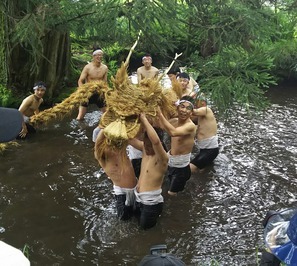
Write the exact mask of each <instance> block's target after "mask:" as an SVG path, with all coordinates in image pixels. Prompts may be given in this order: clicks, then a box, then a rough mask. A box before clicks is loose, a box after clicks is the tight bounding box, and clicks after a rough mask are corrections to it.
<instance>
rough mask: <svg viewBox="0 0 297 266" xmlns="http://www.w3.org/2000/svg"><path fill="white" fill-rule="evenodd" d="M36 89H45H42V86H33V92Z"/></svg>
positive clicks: (44, 88)
mask: <svg viewBox="0 0 297 266" xmlns="http://www.w3.org/2000/svg"><path fill="white" fill-rule="evenodd" d="M38 88H40V89H43V90H46V87H44V86H43V85H39V86H35V87H33V90H34V91H35V90H37V89H38Z"/></svg>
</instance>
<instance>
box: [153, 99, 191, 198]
mask: <svg viewBox="0 0 297 266" xmlns="http://www.w3.org/2000/svg"><path fill="white" fill-rule="evenodd" d="M177 105H178V106H177V112H178V116H177V118H173V119H171V120H170V122H169V121H167V119H166V118H165V117H164V115H163V114H162V112H161V110H160V109H159V110H158V116H159V123H160V126H161V128H163V129H165V131H166V132H167V133H168V134H169V135H170V136H171V149H170V151H169V152H168V153H169V163H168V166H169V167H168V177H169V180H170V186H169V190H168V194H169V195H172V196H174V195H177V192H179V191H182V190H183V189H184V187H185V184H186V182H187V181H188V180H189V179H190V177H191V169H190V157H191V152H192V149H193V146H194V138H195V134H196V126H195V124H194V123H193V122H192V120H191V115H192V113H193V109H194V105H193V99H192V98H191V97H190V96H184V97H182V98H181V99H180V100H179V101H178V102H177Z"/></svg>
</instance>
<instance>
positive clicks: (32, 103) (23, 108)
mask: <svg viewBox="0 0 297 266" xmlns="http://www.w3.org/2000/svg"><path fill="white" fill-rule="evenodd" d="M33 91H34V94H32V95H30V96H28V97H27V98H25V99H24V100H23V102H22V104H21V105H20V107H19V111H20V112H21V113H22V115H23V119H24V120H23V125H22V130H21V132H20V134H19V137H20V138H25V137H26V136H27V134H28V133H35V129H34V128H33V127H32V126H31V125H30V124H29V119H30V117H31V116H32V115H34V114H38V113H39V106H40V105H41V104H42V103H43V98H42V97H43V96H44V94H45V91H46V85H45V83H44V82H42V81H39V82H36V83H35V84H34V87H33Z"/></svg>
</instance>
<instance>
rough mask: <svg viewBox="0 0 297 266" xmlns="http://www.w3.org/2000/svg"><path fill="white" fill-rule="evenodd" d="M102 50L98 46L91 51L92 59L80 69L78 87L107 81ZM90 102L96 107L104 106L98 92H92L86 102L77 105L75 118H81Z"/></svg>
mask: <svg viewBox="0 0 297 266" xmlns="http://www.w3.org/2000/svg"><path fill="white" fill-rule="evenodd" d="M102 58H103V51H102V50H101V49H100V48H98V49H96V50H94V52H93V60H92V62H90V63H88V64H87V65H86V66H85V67H84V68H83V70H82V72H81V74H80V77H79V79H78V86H79V87H80V86H81V85H83V84H84V83H87V82H92V81H98V80H103V81H105V82H107V72H108V68H107V66H106V65H104V64H103V63H102ZM90 103H94V104H96V105H97V106H98V108H102V109H104V108H103V107H104V106H105V104H104V100H103V99H101V97H100V96H99V95H98V93H94V94H93V95H92V96H91V97H90V98H89V102H88V103H82V104H81V105H80V106H79V111H78V115H77V118H76V119H77V120H83V119H84V117H85V114H86V113H87V107H88V105H89V104H90Z"/></svg>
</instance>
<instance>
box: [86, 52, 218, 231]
mask: <svg viewBox="0 0 297 266" xmlns="http://www.w3.org/2000/svg"><path fill="white" fill-rule="evenodd" d="M100 51H101V50H100ZM95 52H96V51H95ZM101 55H102V56H103V52H102V54H101ZM100 58H102V57H100ZM98 59H99V58H98V57H96V55H93V61H92V62H91V63H89V66H86V67H85V68H87V69H89V71H90V70H91V69H92V68H93V67H95V66H97V67H98V68H100V64H98V61H99V60H98ZM142 63H143V66H141V67H139V68H138V69H137V77H138V83H140V82H141V80H143V79H155V78H158V75H159V70H158V69H157V68H156V67H154V66H152V57H151V56H149V55H145V56H144V57H143V58H142ZM90 64H93V66H92V67H91V66H90ZM85 68H84V69H85ZM102 69H105V68H102ZM83 72H84V71H83ZM93 73H95V71H92V74H93ZM82 74H83V73H82ZM169 74H170V75H171V76H170V78H171V79H177V81H178V82H179V83H180V86H181V87H182V89H183V92H184V93H183V95H182V97H181V99H179V100H178V101H177V102H176V103H175V104H176V108H177V113H178V115H177V117H174V118H172V119H170V120H167V118H166V117H165V116H164V115H163V113H162V110H161V108H160V107H159V108H158V110H157V119H152V118H151V117H148V116H147V115H146V114H145V113H142V114H141V115H140V117H139V118H140V122H141V124H142V129H143V130H142V131H141V132H139V134H138V136H137V137H136V138H134V139H130V140H129V142H128V144H129V145H128V146H125V147H124V148H122V149H120V150H116V149H114V147H111V146H108V145H106V146H105V148H104V150H103V151H102V150H101V148H102V145H103V143H104V139H105V138H106V136H105V135H104V129H100V128H99V127H98V128H96V129H95V130H94V132H95V133H94V134H93V141H94V142H95V143H96V144H95V157H96V159H97V160H98V162H99V164H100V166H101V167H102V168H103V170H104V171H105V173H106V175H107V176H108V177H109V178H110V179H111V181H112V182H113V191H114V194H115V198H116V207H117V215H118V217H119V218H120V219H122V220H127V219H129V218H130V217H132V216H133V215H136V216H138V218H139V223H140V226H141V228H144V229H148V228H150V227H153V226H154V225H155V224H156V222H157V218H158V217H159V216H160V214H161V212H162V208H163V202H164V199H163V196H162V185H163V181H164V176H167V177H168V179H169V180H170V184H169V188H168V194H169V195H177V193H178V192H180V191H183V190H184V188H185V185H186V182H187V181H188V180H189V179H190V177H191V174H192V172H195V171H197V169H203V168H205V167H206V166H207V165H209V164H210V163H212V162H213V160H214V159H215V158H216V156H217V155H218V153H219V147H218V138H217V123H216V119H215V116H214V114H213V112H212V110H211V109H210V108H209V107H208V106H207V105H206V99H202V98H200V99H199V97H198V98H197V92H195V90H194V89H193V88H192V89H189V83H190V77H189V75H188V74H187V73H173V72H171V73H169ZM84 77H85V76H84ZM93 77H94V76H93V75H92V78H91V80H94V78H93ZM86 82H89V80H88V79H86ZM195 85H196V86H197V84H195ZM195 85H194V86H195ZM197 99H198V100H197ZM98 107H100V105H98ZM194 117H196V118H197V117H198V119H194ZM193 120H194V121H196V122H197V120H198V126H197V125H196V124H195V123H194V122H193ZM164 132H166V133H167V134H168V135H169V136H170V148H169V151H167V147H166V145H165V144H164V142H163V135H164ZM196 138H197V140H198V143H201V148H200V152H199V154H198V155H197V156H196V157H195V158H194V159H193V160H192V161H191V152H192V150H193V147H194V144H195V139H196ZM127 151H128V153H127Z"/></svg>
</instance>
